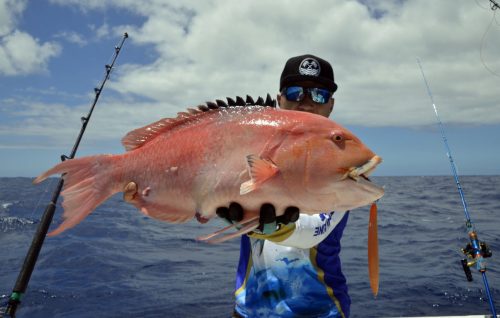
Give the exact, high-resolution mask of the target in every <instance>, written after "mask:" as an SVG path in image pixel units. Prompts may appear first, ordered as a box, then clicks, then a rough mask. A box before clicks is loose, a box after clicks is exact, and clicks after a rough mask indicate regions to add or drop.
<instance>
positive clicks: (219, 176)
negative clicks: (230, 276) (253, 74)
mask: <svg viewBox="0 0 500 318" xmlns="http://www.w3.org/2000/svg"><path fill="white" fill-rule="evenodd" d="M336 89H337V85H336V84H335V82H334V77H333V70H332V67H331V65H330V64H329V63H328V62H327V61H325V60H323V59H320V58H318V57H315V56H312V55H304V56H298V57H294V58H291V59H290V60H289V61H288V62H287V63H286V65H285V68H284V70H283V73H282V76H281V81H280V94H279V96H278V103H279V105H280V108H281V109H276V108H275V107H270V106H273V105H272V104H273V103H272V99H271V98H270V96H268V100H266V102H260V101H262V99H260V98H259V100H258V101H259V102H253V100H252V99H251V98H247V100H248V102H245V101H244V100H243V99H241V98H237V100H236V102H235V101H234V100H231V99H228V104H229V105H228V104H226V103H225V102H223V101H221V100H217V101H216V103H213V102H212V103H207V104H206V105H200V106H198V107H197V108H196V109H193V108H189V109H188V110H187V111H186V112H180V113H178V114H177V117H175V118H163V119H160V120H158V121H156V122H154V123H151V124H149V125H146V126H144V127H141V128H138V129H135V130H133V131H131V132H129V133H128V134H127V135H126V136H125V137H124V138H123V139H122V144H123V145H124V147H125V150H126V152H125V153H123V154H116V155H105V154H101V155H93V156H88V157H82V158H77V159H71V160H66V161H63V162H61V163H59V164H57V165H56V166H54V167H52V168H51V169H49V170H48V171H46V172H44V173H43V174H41V175H40V176H39V177H37V178H36V179H35V180H34V183H39V182H41V181H43V180H44V179H46V178H47V177H49V176H50V175H53V174H62V175H63V179H64V186H63V191H62V192H61V194H62V196H63V198H64V201H63V203H62V206H63V208H64V214H63V218H64V221H63V222H62V223H61V224H60V225H59V226H58V227H57V228H56V229H54V230H52V231H51V232H50V233H49V234H48V235H49V236H53V235H57V234H60V233H62V232H64V231H66V230H68V229H70V228H72V227H74V226H76V225H77V224H78V223H80V222H82V221H83V220H84V219H85V218H86V217H87V216H88V215H89V214H91V213H92V212H93V211H94V210H95V209H96V208H97V207H98V206H99V205H100V204H101V203H102V202H104V201H106V200H107V199H108V198H109V197H111V196H112V195H113V194H115V193H118V192H123V198H124V200H125V201H126V202H128V203H130V204H132V205H134V206H135V207H136V208H137V209H138V210H140V211H141V212H142V213H144V214H146V215H148V216H150V217H151V218H154V219H157V220H160V221H165V222H170V223H182V222H186V221H188V220H191V219H193V218H195V217H196V219H197V220H198V221H200V222H202V223H205V222H207V221H209V220H210V219H212V218H214V217H216V216H217V215H218V216H219V217H223V218H226V219H229V220H231V221H234V222H233V223H235V224H232V225H231V226H229V227H226V228H224V229H221V230H219V231H217V232H215V233H212V234H209V235H204V236H201V237H199V238H198V240H200V241H206V242H211V243H217V242H223V241H225V240H228V239H231V238H234V237H237V236H241V235H244V234H247V233H250V234H249V235H244V236H243V237H242V243H241V244H242V248H241V258H240V264H239V267H238V275H237V279H236V285H237V291H236V307H235V314H234V315H235V316H236V317H296V316H300V317H348V316H349V305H350V299H349V296H348V294H347V286H346V282H345V278H344V276H343V274H342V271H341V267H340V259H339V255H338V254H339V251H340V243H339V241H340V238H341V236H342V232H343V229H344V227H345V224H346V222H347V212H345V211H348V210H351V209H354V208H358V207H362V206H365V205H368V204H371V203H372V202H374V201H376V200H378V199H379V198H380V197H382V196H383V194H384V190H383V188H381V187H379V186H377V185H375V184H373V183H372V182H371V181H370V180H369V179H368V178H367V175H368V174H369V173H371V172H372V171H373V170H374V169H375V168H376V166H377V165H378V164H379V163H380V162H381V159H380V157H379V156H377V155H375V153H373V152H372V151H371V150H370V149H369V148H368V147H366V146H365V145H364V144H363V143H362V142H361V141H360V140H359V139H358V138H357V137H356V136H355V135H354V134H352V133H351V132H349V131H348V130H347V129H345V128H344V127H342V126H341V125H339V124H337V123H335V122H334V121H332V120H329V119H328V118H326V117H328V116H329V115H330V113H331V112H332V109H333V102H334V100H333V98H332V95H333V93H334V92H335V90H336ZM284 109H285V110H284ZM329 211H336V212H329ZM233 227H236V228H238V231H236V232H234V233H232V234H228V235H225V236H222V237H221V236H220V234H221V233H225V232H226V231H227V230H228V229H230V228H233ZM217 236H219V237H217ZM369 246H370V244H369ZM369 251H370V248H369ZM369 259H370V258H369ZM369 263H370V262H369ZM374 268H375V269H376V272H377V273H378V267H377V266H375V267H374ZM370 276H371V277H372V276H373V277H376V279H374V280H373V282H375V284H374V285H376V286H378V276H377V275H370ZM370 282H371V283H372V279H370ZM375 292H376V289H374V293H375Z"/></svg>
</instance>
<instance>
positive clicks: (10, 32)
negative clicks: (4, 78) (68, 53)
mask: <svg viewBox="0 0 500 318" xmlns="http://www.w3.org/2000/svg"><path fill="white" fill-rule="evenodd" d="M25 7H26V1H15V0H13V1H9V0H2V1H0V75H25V74H30V73H36V72H40V71H44V70H46V67H47V64H48V61H49V60H50V58H52V57H54V56H57V55H59V53H60V52H61V47H60V46H59V45H58V44H57V43H53V42H45V43H39V40H38V39H36V38H34V37H33V36H31V35H30V34H28V33H26V32H23V31H20V30H18V29H17V28H16V23H17V19H18V17H19V15H21V13H22V11H23V10H24V9H25Z"/></svg>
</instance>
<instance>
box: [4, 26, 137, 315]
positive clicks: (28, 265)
mask: <svg viewBox="0 0 500 318" xmlns="http://www.w3.org/2000/svg"><path fill="white" fill-rule="evenodd" d="M127 38H128V34H127V33H124V34H123V37H122V39H121V41H120V43H119V44H118V45H117V46H115V52H114V54H113V59H112V61H111V63H110V64H106V65H105V66H104V67H105V72H104V78H103V80H102V81H101V84H100V85H99V86H98V87H96V88H94V93H95V97H94V101H93V103H92V105H91V107H90V110H89V112H88V114H87V116H85V117H82V118H81V120H82V127H81V129H80V133H79V134H78V137H77V138H76V141H75V144H74V145H73V149H72V150H71V153H70V155H69V156H66V155H61V161H64V160H70V159H73V158H74V157H75V155H76V152H77V150H78V146H79V145H80V142H81V140H82V137H83V134H84V133H85V129H86V128H87V124H88V122H89V120H90V118H91V116H92V113H93V111H94V108H95V106H96V104H97V101H98V100H99V97H100V96H101V92H102V90H103V88H104V85H105V84H106V81H107V80H108V79H109V76H110V74H111V70H112V69H113V67H114V65H115V61H116V59H117V58H118V55H119V54H120V51H121V49H122V47H123V44H124V43H125V40H126V39H127ZM63 185H64V179H63V177H61V178H60V179H59V182H58V184H57V186H56V188H55V190H54V192H53V194H52V198H51V200H50V202H49V203H48V205H47V207H46V208H45V212H44V213H43V216H42V218H41V220H40V223H39V225H38V228H37V230H36V232H35V235H34V236H33V241H32V242H31V245H30V248H29V250H28V252H27V254H26V257H25V259H24V263H23V266H22V269H21V271H20V272H19V275H18V277H17V280H16V284H15V286H14V288H13V291H12V293H11V295H10V298H9V301H8V304H7V307H6V309H5V315H6V316H5V317H11V318H14V317H15V316H16V311H17V308H18V306H19V304H20V303H21V297H22V296H23V295H24V293H25V292H26V289H27V287H28V283H29V280H30V278H31V274H32V273H33V270H34V268H35V265H36V262H37V259H38V255H39V254H40V251H41V249H42V246H43V243H44V240H45V236H46V235H47V231H48V229H49V227H50V224H51V223H52V219H53V217H54V213H55V210H56V204H57V200H58V198H59V195H60V193H61V190H62V187H63ZM0 317H2V311H1V310H0Z"/></svg>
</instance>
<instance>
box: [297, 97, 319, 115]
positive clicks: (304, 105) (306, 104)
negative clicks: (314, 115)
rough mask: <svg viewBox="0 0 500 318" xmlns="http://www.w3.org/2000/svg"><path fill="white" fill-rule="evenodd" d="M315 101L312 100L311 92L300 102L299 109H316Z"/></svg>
mask: <svg viewBox="0 0 500 318" xmlns="http://www.w3.org/2000/svg"><path fill="white" fill-rule="evenodd" d="M314 106H315V105H314V102H313V101H312V99H311V97H309V94H307V95H306V96H305V97H304V99H303V100H301V101H300V102H299V106H298V107H297V108H298V109H299V110H302V111H306V112H307V111H310V110H312V109H314Z"/></svg>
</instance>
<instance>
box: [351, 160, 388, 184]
mask: <svg viewBox="0 0 500 318" xmlns="http://www.w3.org/2000/svg"><path fill="white" fill-rule="evenodd" d="M380 162H382V158H380V157H379V156H373V158H371V159H370V160H368V162H367V163H365V164H364V165H362V166H359V167H356V168H351V169H350V170H349V172H348V173H347V176H348V177H350V178H351V179H353V180H355V181H358V180H359V176H360V175H365V176H368V175H369V174H370V173H371V172H372V171H373V168H375V167H376V166H377V165H378V164H379V163H380ZM347 176H346V177H347ZM344 178H345V177H344Z"/></svg>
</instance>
